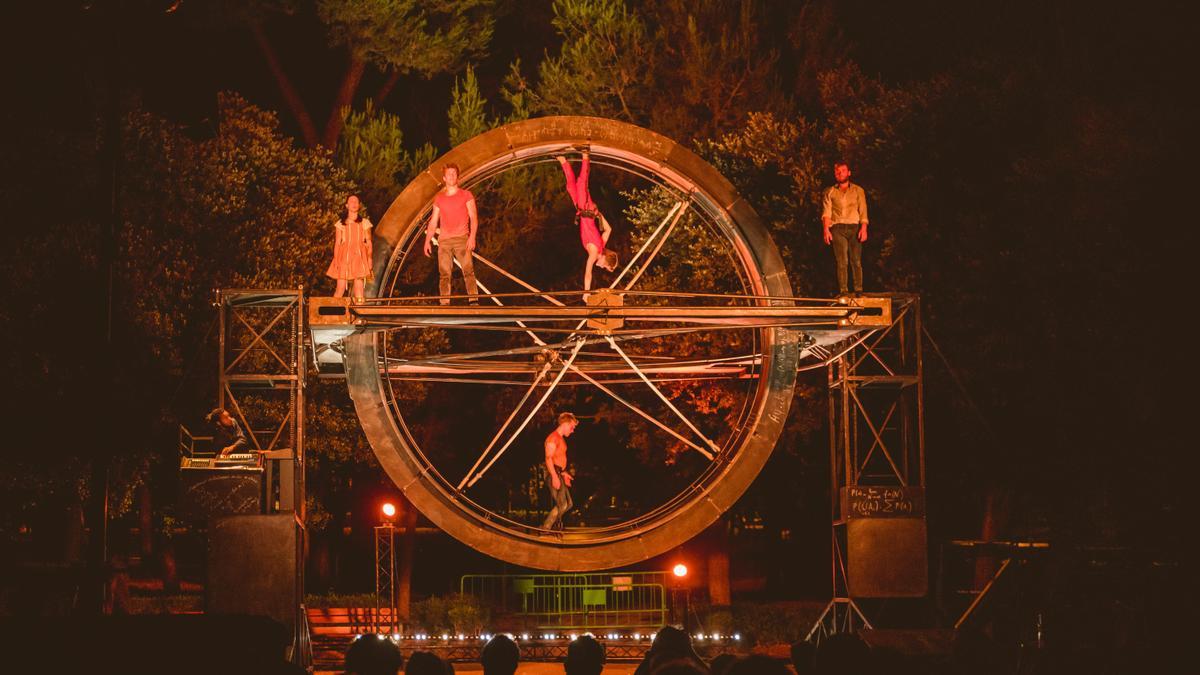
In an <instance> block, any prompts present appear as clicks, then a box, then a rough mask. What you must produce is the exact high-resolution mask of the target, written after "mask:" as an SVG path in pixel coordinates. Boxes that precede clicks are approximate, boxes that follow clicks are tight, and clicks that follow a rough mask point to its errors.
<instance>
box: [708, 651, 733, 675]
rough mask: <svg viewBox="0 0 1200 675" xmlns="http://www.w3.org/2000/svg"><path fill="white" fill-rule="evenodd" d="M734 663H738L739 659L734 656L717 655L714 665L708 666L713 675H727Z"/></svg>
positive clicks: (713, 661)
mask: <svg viewBox="0 0 1200 675" xmlns="http://www.w3.org/2000/svg"><path fill="white" fill-rule="evenodd" d="M734 661H737V657H736V656H734V655H733V654H717V656H716V657H715V658H714V659H713V660H712V663H710V664H708V670H709V672H711V673H712V675H725V673H727V672H729V667H730V666H732V665H733V663H734Z"/></svg>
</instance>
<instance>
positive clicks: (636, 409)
mask: <svg viewBox="0 0 1200 675" xmlns="http://www.w3.org/2000/svg"><path fill="white" fill-rule="evenodd" d="M571 370H572V371H574V372H575V373H577V374H578V375H579V376H580V377H582V378H583V379H585V380H587V381H588V382H590V383H592V385H594V386H595V387H596V388H597V389H599V390H600V391H602V392H604V393H606V394H608V395H609V396H611V397H613V398H614V399H616V400H617V402H619V403H621V404H623V405H624V406H625V407H626V408H629V409H630V410H632V411H634V412H635V413H637V414H639V415H641V416H642V417H644V418H646V419H647V420H649V421H650V422H653V423H654V424H655V425H656V426H658V428H660V429H662V430H663V431H665V432H667V433H668V434H671V435H672V436H674V437H675V438H677V439H679V440H680V442H682V443H684V444H686V445H687V446H689V447H691V448H693V449H695V450H696V451H697V452H699V453H700V454H702V455H704V456H705V457H707V458H709V459H712V458H713V456H712V454H711V453H709V451H708V450H705V449H704V448H702V447H700V446H699V445H696V443H695V442H693V441H690V440H688V439H686V438H684V437H683V436H682V435H680V433H679V432H677V431H675V430H674V429H672V428H671V427H668V426H667V425H665V424H663V423H662V422H660V421H658V420H657V419H655V418H654V416H653V415H651V414H649V413H647V412H646V411H644V410H642V409H641V408H639V407H637V406H636V405H634V404H632V403H630V402H629V401H626V400H625V399H623V398H621V397H620V396H619V395H618V394H617V393H616V392H615V391H613V390H612V389H609V388H608V387H606V386H604V385H603V384H601V383H600V382H599V381H598V380H596V379H594V378H593V377H591V376H590V375H588V374H587V373H585V372H583V371H582V370H579V369H578V368H576V367H575V366H571Z"/></svg>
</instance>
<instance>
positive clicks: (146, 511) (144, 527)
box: [137, 480, 154, 565]
mask: <svg viewBox="0 0 1200 675" xmlns="http://www.w3.org/2000/svg"><path fill="white" fill-rule="evenodd" d="M137 496H138V552H139V553H141V556H142V563H141V564H143V565H146V564H148V563H149V561H150V556H151V555H153V553H154V509H153V506H154V503H153V501H152V499H151V497H152V495H151V494H150V486H149V485H148V484H146V482H145V481H144V480H143V481H142V483H141V485H138V488H137Z"/></svg>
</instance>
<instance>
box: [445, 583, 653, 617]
mask: <svg viewBox="0 0 1200 675" xmlns="http://www.w3.org/2000/svg"><path fill="white" fill-rule="evenodd" d="M666 577H667V573H666V572H612V573H607V574H544V575H543V574H468V575H465V576H463V577H462V578H461V579H460V580H459V592H460V593H462V594H463V595H465V596H469V597H472V598H475V599H477V600H479V601H481V602H483V603H486V604H488V605H490V606H491V607H492V608H493V609H494V610H495V611H497V612H500V613H505V614H513V615H517V616H522V617H526V618H529V619H531V620H532V621H533V623H534V625H536V626H537V628H539V629H542V628H545V629H556V630H590V629H623V628H630V629H636V628H647V629H657V628H660V627H662V626H663V625H665V624H666V621H667V597H666Z"/></svg>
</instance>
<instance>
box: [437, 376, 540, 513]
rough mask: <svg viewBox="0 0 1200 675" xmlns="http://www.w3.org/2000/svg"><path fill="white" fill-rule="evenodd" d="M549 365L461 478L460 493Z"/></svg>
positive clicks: (530, 394)
mask: <svg viewBox="0 0 1200 675" xmlns="http://www.w3.org/2000/svg"><path fill="white" fill-rule="evenodd" d="M550 365H551V364H550V362H546V365H544V366H542V369H541V370H540V371H538V374H537V377H535V378H534V379H533V384H531V385H529V389H526V390H525V395H524V396H522V397H521V401H520V402H519V403H517V405H516V406H515V407H513V411H512V413H510V414H509V416H508V419H506V420H504V424H501V425H500V429H498V430H497V431H496V435H495V436H492V440H491V442H490V443H488V444H487V447H486V448H484V449H483V452H481V453H480V454H479V459H477V460H475V464H473V465H472V466H471V468H470V469H469V470H468V471H467V474H466V475H465V476H463V479H462V480H461V481H459V483H458V487H457V488H456V489H457V490H459V491H461V490H462V489H463V486H465V485H466V484H467V480H468V479H470V478H471V474H473V473H475V469H478V468H479V465H480V464H482V463H483V458H484V457H487V454H488V452H490V451H491V449H492V447H493V446H495V445H496V441H498V440H500V436H501V434H503V433H504V430H505V429H507V428H508V425H509V424H512V421H513V419H514V418H516V416H517V413H518V412H520V410H521V408H523V407H525V402H526V401H528V400H529V397H530V396H532V395H533V392H535V391H537V387H538V385H539V384H541V383H542V378H543V377H545V376H546V372H547V371H548V370H550Z"/></svg>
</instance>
